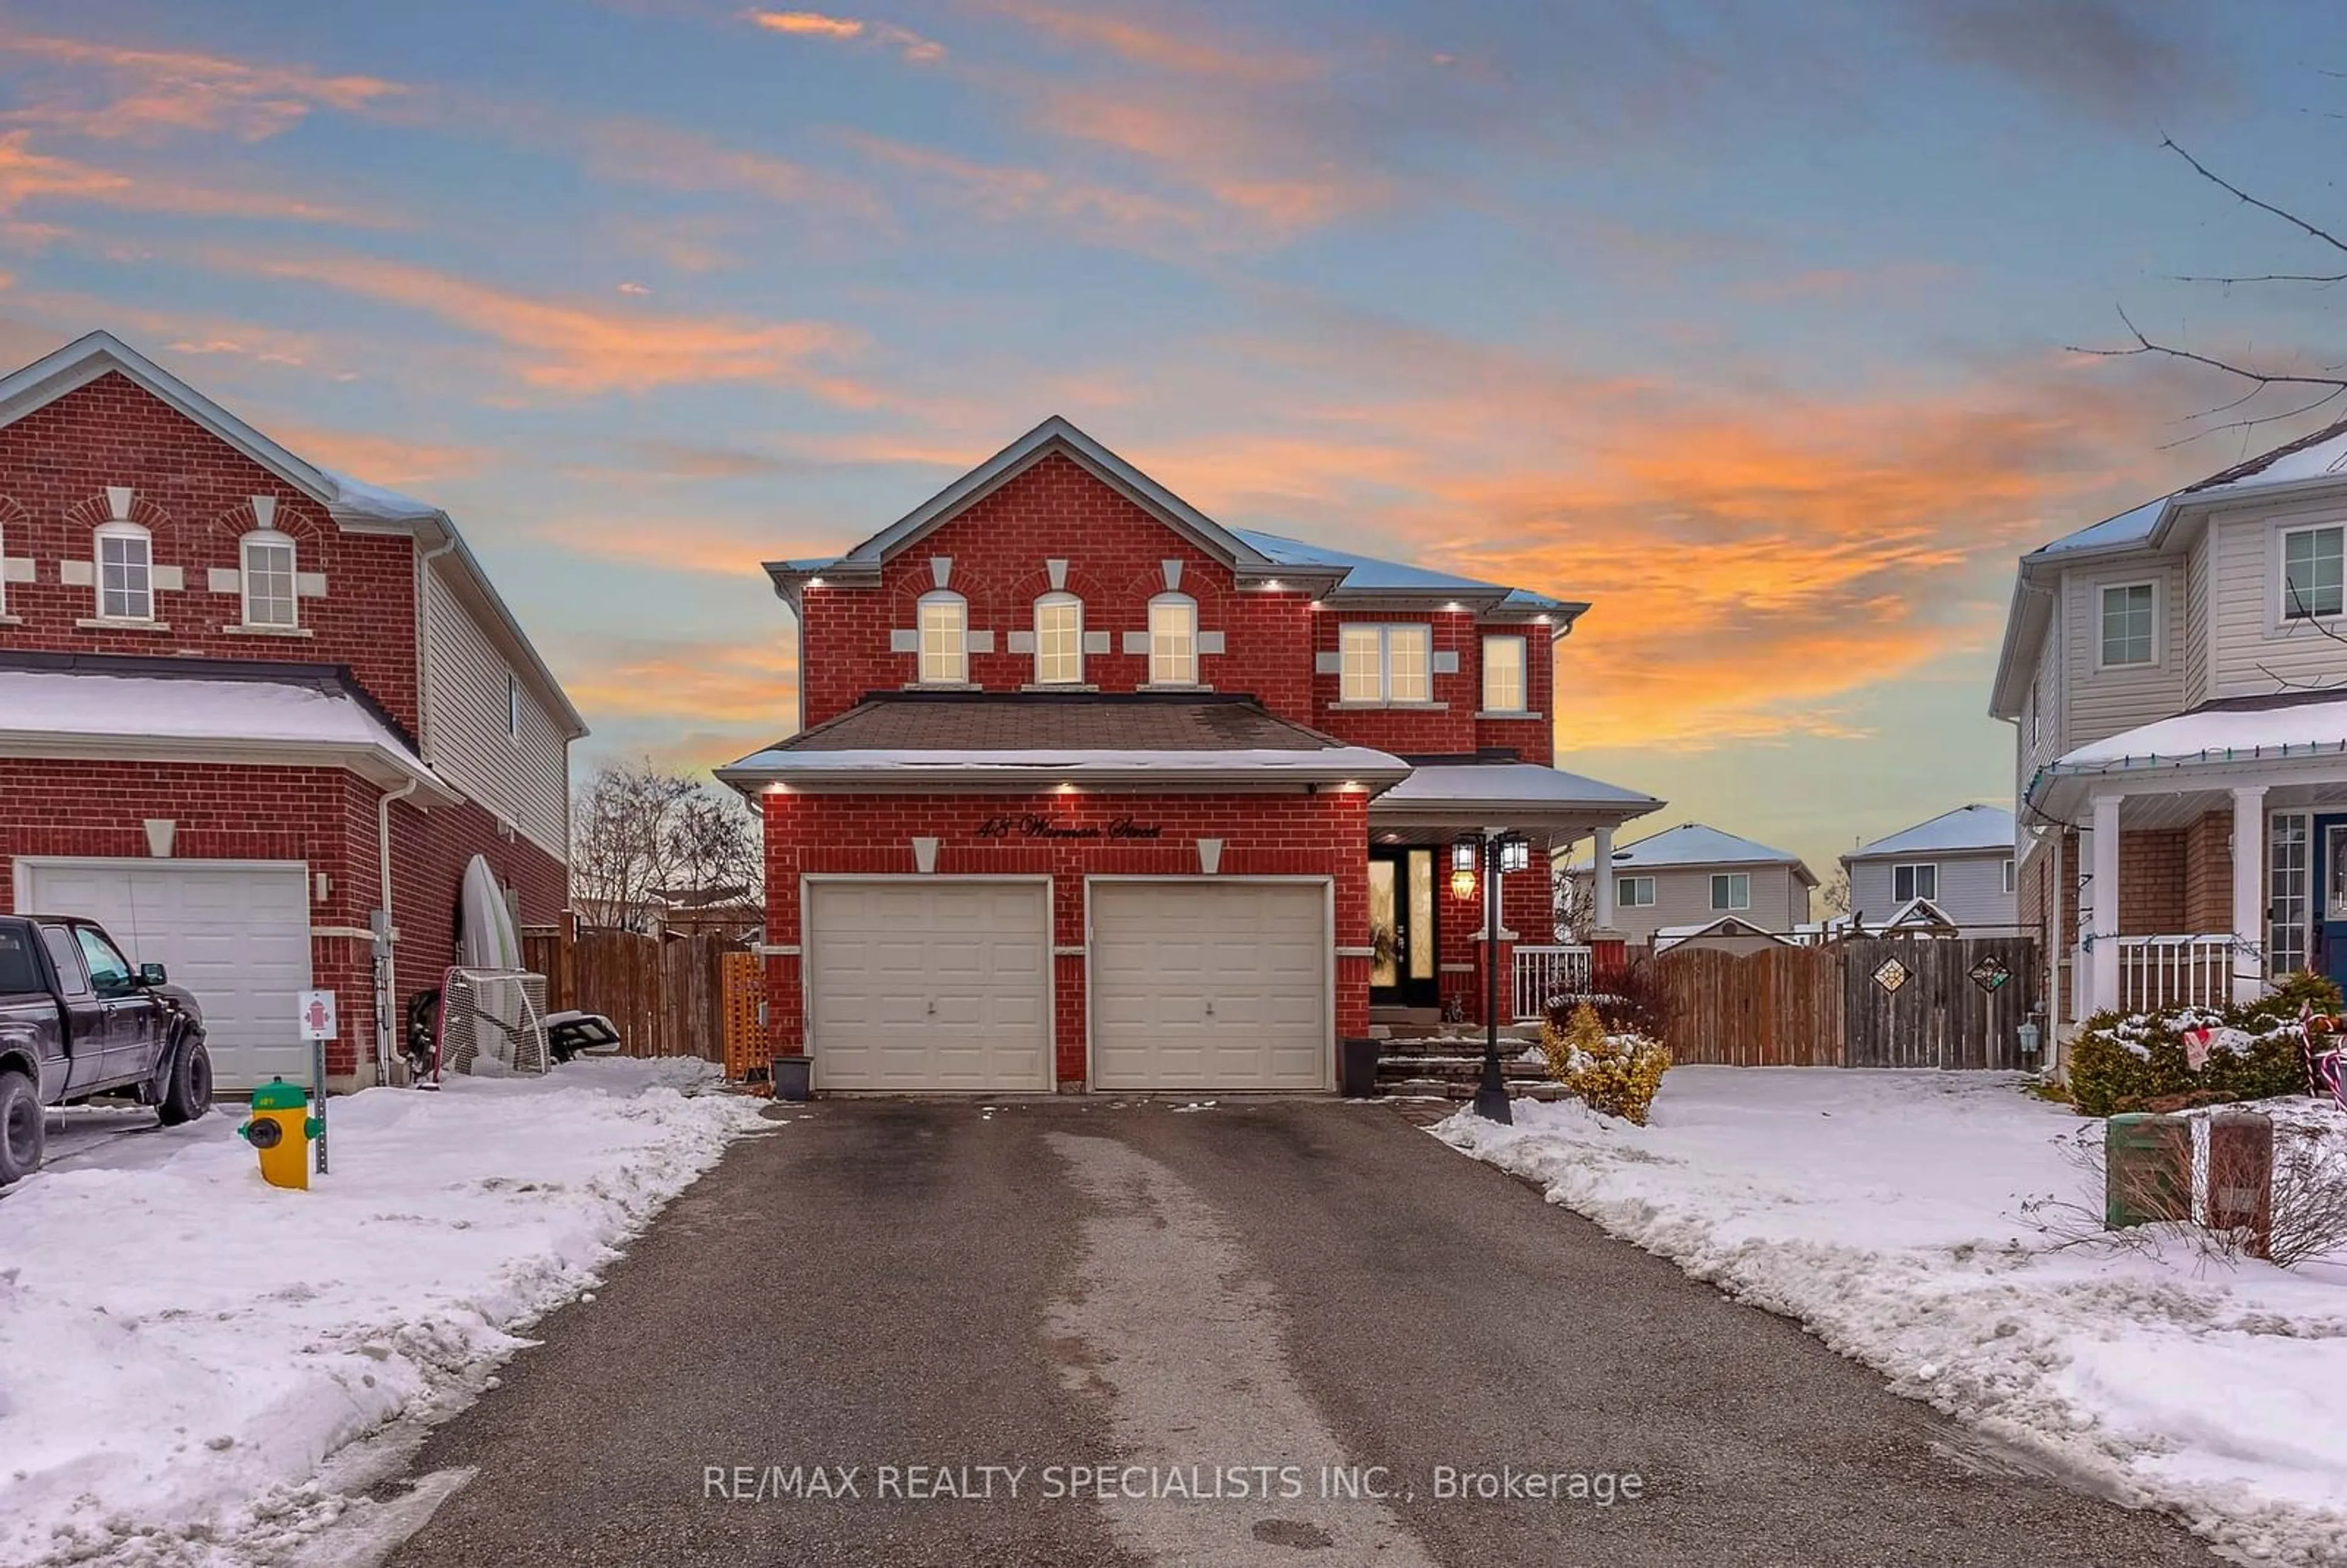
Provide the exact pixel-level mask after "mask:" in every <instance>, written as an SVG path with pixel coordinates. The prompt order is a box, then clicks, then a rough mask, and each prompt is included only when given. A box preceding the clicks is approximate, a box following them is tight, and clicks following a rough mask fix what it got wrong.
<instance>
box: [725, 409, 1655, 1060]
mask: <svg viewBox="0 0 2347 1568" xmlns="http://www.w3.org/2000/svg"><path fill="white" fill-rule="evenodd" d="M767 571H768V573H769V575H770V576H771V577H772V578H773V579H774V588H775V590H776V592H777V593H778V594H779V595H780V596H781V597H782V598H783V600H784V601H785V602H786V603H788V604H789V605H790V607H791V609H792V610H793V611H794V614H795V616H796V619H797V620H798V623H799V627H800V636H801V649H800V663H801V670H802V681H801V688H802V689H801V697H800V703H801V712H800V721H801V728H800V730H799V732H798V733H796V734H795V735H794V736H793V737H791V738H790V739H788V740H785V741H783V742H781V743H777V744H775V745H774V746H772V747H770V748H768V749H767V750H765V751H763V752H760V753H756V754H755V755H753V756H749V757H745V758H743V759H742V760H741V761H740V762H738V763H735V764H733V765H732V766H730V767H728V768H723V769H721V770H719V776H720V777H722V778H723V779H725V780H727V781H728V782H729V783H731V784H734V785H735V786H736V787H737V788H740V789H742V790H743V791H744V792H745V793H749V794H753V795H756V796H758V797H760V798H761V799H762V800H763V803H764V817H765V825H766V861H767V879H768V880H767V897H766V910H767V948H766V951H767V955H768V959H767V961H768V994H769V1002H768V1006H769V1009H770V1010H769V1024H770V1028H771V1030H772V1031H773V1038H774V1041H775V1044H776V1049H777V1050H779V1051H782V1052H784V1053H786V1054H796V1053H799V1052H801V1051H805V1052H806V1053H808V1054H810V1055H812V1057H813V1058H814V1081H815V1085H816V1087H818V1088H820V1089H836V1090H883V1091H885V1090H907V1091H914V1090H936V1089H945V1090H970V1091H1017V1090H1027V1091H1050V1090H1053V1089H1061V1090H1080V1089H1085V1088H1091V1089H1096V1090H1152V1089H1164V1090H1241V1089H1319V1088H1326V1087H1328V1086H1329V1085H1331V1084H1332V1083H1333V1081H1334V1073H1335V1061H1336V1057H1337V1041H1338V1040H1340V1039H1341V1038H1344V1037H1347V1036H1358V1035H1361V1034H1363V1033H1365V1032H1367V1031H1368V1028H1369V1026H1370V1024H1371V1021H1372V1020H1373V1019H1377V1018H1387V1019H1393V1020H1401V1019H1406V1018H1409V1019H1426V1020H1432V1019H1434V1018H1437V1017H1439V1016H1440V1009H1442V1008H1443V1007H1444V1005H1445V1003H1446V1002H1448V1003H1450V1005H1451V1006H1452V1007H1453V1008H1454V1009H1460V1010H1463V1012H1464V1014H1465V1016H1467V1017H1469V1018H1475V1017H1478V1016H1480V1013H1481V1008H1480V1003H1479V1000H1478V999H1480V998H1481V995H1482V994H1483V993H1482V989H1481V981H1480V979H1479V976H1480V975H1481V965H1482V963H1483V961H1484V955H1485V953H1486V951H1487V950H1488V949H1489V948H1491V947H1492V946H1496V948H1497V951H1496V954H1495V955H1494V958H1495V961H1496V962H1497V963H1498V964H1499V965H1500V966H1501V972H1502V974H1503V975H1506V974H1509V973H1511V972H1512V967H1513V963H1514V958H1513V953H1514V949H1515V948H1516V947H1517V946H1518V944H1519V938H1522V945H1524V946H1525V947H1527V948H1530V947H1542V948H1547V947H1548V946H1549V945H1550V944H1552V943H1553V940H1554V937H1553V916H1552V913H1551V909H1552V901H1551V893H1550V888H1549V885H1548V877H1547V875H1546V872H1545V867H1546V866H1547V864H1548V856H1547V847H1548V844H1549V842H1550V841H1551V840H1553V841H1555V842H1557V843H1559V844H1566V843H1571V842H1573V841H1574V840H1576V839H1578V838H1582V837H1584V836H1588V835H1592V834H1597V835H1601V838H1602V843H1603V849H1604V850H1605V851H1610V848H1611V835H1612V832H1613V829H1614V826H1615V825H1618V824H1620V823H1621V822H1623V821H1625V820H1627V819H1629V818H1632V817H1635V816H1638V815H1643V814H1645V813H1646V812H1649V811H1652V810H1654V809H1655V808H1656V807H1657V806H1658V805H1660V804H1661V803H1660V802H1658V801H1656V800H1655V799H1653V798H1651V797H1649V796H1647V795H1645V794H1639V793H1637V792H1635V791H1633V790H1625V789H1621V788H1618V787H1616V786H1614V785H1612V784H1601V783H1599V782H1597V781H1595V780H1592V779H1586V778H1581V777H1578V776H1576V775H1574V774H1567V773H1563V772H1560V771H1559V770H1558V769H1556V768H1555V767H1554V766H1553V750H1554V741H1553V731H1552V721H1553V715H1554V712H1555V710H1554V706H1553V704H1554V702H1555V690H1556V688H1555V670H1554V657H1553V644H1554V642H1555V641H1557V640H1559V639H1561V638H1563V636H1564V635H1565V634H1566V633H1567V632H1568V631H1570V630H1571V629H1572V626H1573V620H1574V619H1575V618H1576V617H1578V616H1579V615H1580V614H1581V613H1582V612H1583V610H1586V609H1587V608H1588V607H1587V606H1586V605H1582V604H1571V603H1564V602H1562V601H1559V600H1552V599H1547V598H1543V597H1542V596H1540V595H1538V594H1533V593H1529V592H1526V591H1524V590H1522V589H1511V588H1508V587H1504V586H1501V585H1499V584H1493V583H1486V582H1480V581H1476V580H1474V579H1469V578H1463V577H1454V576H1450V575H1448V574H1445V573H1440V572H1434V571H1429V570H1426V569H1420V568H1416V567H1409V566H1402V565H1399V564H1396V563H1392V562H1387V561H1378V560H1374V559H1368V558H1367V557H1362V556H1357V555H1351V554H1348V553H1346V552H1344V551H1340V550H1335V549H1328V548H1321V547H1318V546H1313V545H1307V544H1303V543H1299V542H1297V541H1296V540H1292V539H1286V538H1278V537H1276V536H1273V535H1269V534H1263V533H1255V532H1249V531H1247V530H1245V529H1235V528H1225V527H1223V526H1222V525H1220V524H1218V523H1216V522H1214V520H1213V519H1212V518H1207V517H1206V516H1204V514H1203V513H1201V512H1199V511H1198V510H1197V509H1196V508H1195V507H1192V506H1190V505H1189V504H1187V503H1186V502H1184V501H1183V500H1182V499H1181V498H1180V497H1177V496H1175V495H1174V494H1173V493H1172V492H1171V491H1170V490H1168V489H1166V488H1165V487H1163V486H1162V485H1160V484H1158V483H1157V482H1156V481H1155V480H1153V479H1152V478H1150V477H1148V476H1146V475H1144V474H1142V473H1140V472H1139V471H1138V470H1136V469H1134V468H1133V466H1131V465H1129V464H1127V463H1125V462H1124V461H1123V460H1122V459H1121V458H1119V457H1117V456H1115V455H1114V454H1113V453H1112V452H1110V451H1108V450H1107V449H1106V448H1104V447H1102V446H1101V445H1100V444H1099V443H1097V442H1095V441H1093V440H1092V438H1091V437H1089V436H1086V435H1084V434H1083V433H1082V432H1081V431H1080V430H1078V429H1076V428H1075V427H1074V426H1073V425H1070V424H1068V423H1067V422H1066V421H1065V420H1063V419H1059V418H1053V419H1049V420H1046V421H1045V422H1044V423H1043V424H1041V425H1038V426H1037V427H1036V428H1035V429H1034V430H1032V431H1030V433H1029V434H1028V435H1026V436H1022V437H1021V438H1020V440H1018V441H1016V442H1014V443H1013V444H1012V445H1011V446H1009V447H1007V448H1005V449H1004V450H1003V451H1001V452H1000V453H998V454H997V455H996V456H994V457H992V458H990V459H989V460H988V461H987V462H986V463H984V464H982V465H980V466H979V467H977V468H975V469H973V470H971V471H970V472H969V474H967V475H964V476H963V477H961V478H959V479H958V480H957V481H955V482H954V483H953V484H952V485H950V486H948V487H946V488H945V489H944V490H942V491H940V492H939V493H938V495H936V496H935V497H931V498H930V499H929V500H928V502H926V503H925V504H923V505H922V506H921V507H918V508H917V509H916V510H914V511H913V512H911V513H910V514H908V515H907V516H906V517H904V518H900V519H899V520H897V522H896V523H894V524H891V525H890V526H889V527H888V528H885V529H883V530H881V531H880V532H879V533H877V534H876V535H874V536H873V537H872V538H868V539H866V540H865V541H864V542H863V543H862V544H859V545H857V546H856V548H853V549H851V550H849V551H847V552H846V554H845V555H841V556H838V557H835V558H831V559H822V560H797V561H782V562H775V563H773V564H771V565H770V566H769V567H768V568H767ZM1491 828H1509V829H1514V830H1517V831H1520V832H1522V833H1524V834H1525V835H1528V836H1530V837H1531V838H1532V841H1533V842H1532V864H1533V865H1534V866H1537V867H1540V868H1542V869H1540V870H1536V871H1533V872H1531V873H1526V874H1522V875H1518V876H1513V877H1511V878H1510V879H1509V880H1508V881H1507V882H1506V884H1505V885H1504V898H1505V907H1504V909H1503V914H1502V926H1503V929H1502V930H1501V932H1500V933H1499V938H1498V941H1497V943H1496V944H1486V943H1485V942H1484V941H1483V940H1482V933H1481V929H1480V927H1481V916H1480V911H1481V899H1480V895H1478V897H1475V898H1473V899H1470V900H1463V901H1462V900H1460V899H1459V898H1457V897H1454V894H1453V891H1452V887H1451V872H1450V855H1449V848H1448V845H1450V842H1451V841H1452V839H1453V838H1454V836H1455V835H1460V834H1463V833H1477V832H1481V831H1484V830H1486V829H1491ZM1502 1005H1503V1006H1507V1005H1508V1004H1507V1003H1503V1004H1502Z"/></svg>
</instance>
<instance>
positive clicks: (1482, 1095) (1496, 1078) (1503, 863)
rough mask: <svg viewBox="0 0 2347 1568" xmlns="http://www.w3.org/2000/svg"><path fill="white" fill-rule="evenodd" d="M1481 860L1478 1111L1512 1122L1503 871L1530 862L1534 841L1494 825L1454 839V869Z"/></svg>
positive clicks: (1485, 1116)
mask: <svg viewBox="0 0 2347 1568" xmlns="http://www.w3.org/2000/svg"><path fill="white" fill-rule="evenodd" d="M1478 861H1480V862H1481V864H1482V871H1483V1079H1482V1081H1481V1083H1479V1084H1478V1085H1476V1088H1475V1114H1476V1115H1478V1116H1481V1117H1482V1118H1483V1119H1484V1120H1485V1121H1487V1122H1509V1123H1512V1122H1514V1121H1515V1117H1514V1116H1513V1115H1512V1113H1511V1112H1509V1110H1508V1081H1507V1079H1506V1078H1505V1077H1504V1076H1503V1075H1502V1074H1501V1071H1500V877H1501V875H1503V874H1504V873H1506V872H1510V871H1522V870H1524V869H1525V868H1526V867H1528V866H1531V865H1532V845H1531V843H1530V842H1529V841H1528V840H1526V839H1525V837H1524V835H1522V834H1520V833H1503V832H1501V831H1500V830H1499V829H1496V828H1494V829H1491V830H1488V831H1487V832H1485V833H1483V834H1482V835H1480V836H1476V835H1462V836H1461V837H1460V838H1459V839H1457V840H1456V841H1454V842H1453V843H1452V844H1451V845H1450V866H1451V869H1452V870H1453V871H1454V872H1458V871H1471V870H1473V869H1474V868H1475V866H1476V863H1477V862H1478Z"/></svg>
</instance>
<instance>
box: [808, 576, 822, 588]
mask: <svg viewBox="0 0 2347 1568" xmlns="http://www.w3.org/2000/svg"><path fill="white" fill-rule="evenodd" d="M807 586H808V587H809V588H821V587H822V586H823V579H821V578H819V577H811V578H809V579H807Z"/></svg>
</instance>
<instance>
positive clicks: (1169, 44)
mask: <svg viewBox="0 0 2347 1568" xmlns="http://www.w3.org/2000/svg"><path fill="white" fill-rule="evenodd" d="M992 8H993V9H994V10H996V11H999V12H1000V13H1002V14H1003V15H1008V16H1011V17H1014V18H1016V19H1017V20H1019V21H1021V22H1024V23H1026V24H1027V25H1028V26H1031V27H1034V28H1036V29H1037V30H1038V31H1040V32H1042V33H1045V34H1047V35H1049V36H1051V37H1053V38H1056V39H1058V40H1060V41H1061V42H1062V43H1066V44H1072V45H1076V46H1081V47H1086V48H1094V49H1102V50H1105V51H1107V52H1108V53H1110V54H1112V55H1114V56H1117V57H1118V58H1120V59H1122V60H1125V61H1128V62H1130V63H1132V64H1134V65H1139V66H1146V67H1151V68H1153V69H1155V70H1161V71H1167V72H1172V73H1175V74H1179V75H1184V76H1194V77H1209V78H1212V79H1214V80H1216V81H1232V82H1248V83H1254V84H1256V85H1260V86H1266V87H1282V86H1288V85H1291V84H1294V83H1296V82H1300V81H1306V80H1308V79H1310V78H1312V77H1317V76H1318V75H1319V74H1320V73H1321V68H1322V67H1321V66H1320V64H1319V63H1318V62H1317V61H1315V60H1313V59H1311V58H1309V57H1307V56H1302V55H1296V54H1292V53H1289V52H1287V51H1285V50H1280V49H1275V48H1271V47H1269V46H1265V45H1262V44H1260V43H1252V42H1251V43H1248V44H1245V45H1239V44H1226V43H1223V42H1221V41H1219V40H1215V39H1211V38H1207V37H1204V36H1182V35H1180V34H1176V33H1173V32H1169V31H1167V30H1165V29H1163V28H1158V27H1151V26H1145V25H1143V24H1142V23H1139V22H1135V21H1133V20H1132V19H1131V18H1129V17H1124V16H1117V15H1111V14H1109V13H1107V12H1105V11H1102V10H1100V9H1097V8H1093V9H1085V10H1074V9H1070V8H1068V7H1065V6H1060V5H1043V4H1040V0H993V5H992Z"/></svg>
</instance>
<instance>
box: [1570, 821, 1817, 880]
mask: <svg viewBox="0 0 2347 1568" xmlns="http://www.w3.org/2000/svg"><path fill="white" fill-rule="evenodd" d="M1614 865H1615V866H1635V867H1637V868H1638V869H1640V870H1645V869H1646V868H1648V867H1650V866H1761V865H1777V866H1793V867H1796V868H1797V869H1798V870H1799V872H1800V874H1801V875H1802V876H1809V867H1808V866H1803V865H1802V864H1801V857H1800V856H1798V855H1795V854H1793V853H1792V852H1791V851H1789V850H1784V849H1771V848H1769V847H1768V845H1765V844H1755V843H1754V842H1753V841H1752V840H1750V839H1748V838H1738V837H1737V836H1736V835H1734V834H1732V833H1722V832H1721V831H1720V830H1719V829H1717V828H1716V827H1706V826H1705V825H1703V824H1701V823H1699V822H1683V823H1681V824H1679V825H1678V826H1676V827H1670V828H1665V829H1664V830H1663V831H1662V832H1660V833H1657V834H1654V835H1649V836H1648V837H1645V838H1642V839H1640V840H1638V842H1637V843H1635V844H1625V845H1622V846H1620V847H1619V848H1617V849H1615V850H1614ZM1573 869H1574V870H1575V871H1586V870H1588V869H1589V863H1588V862H1587V861H1583V862H1581V863H1580V864H1578V865H1576V866H1573ZM1809 880H1810V881H1811V882H1812V883H1814V882H1815V881H1816V878H1815V877H1810V878H1809Z"/></svg>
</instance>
